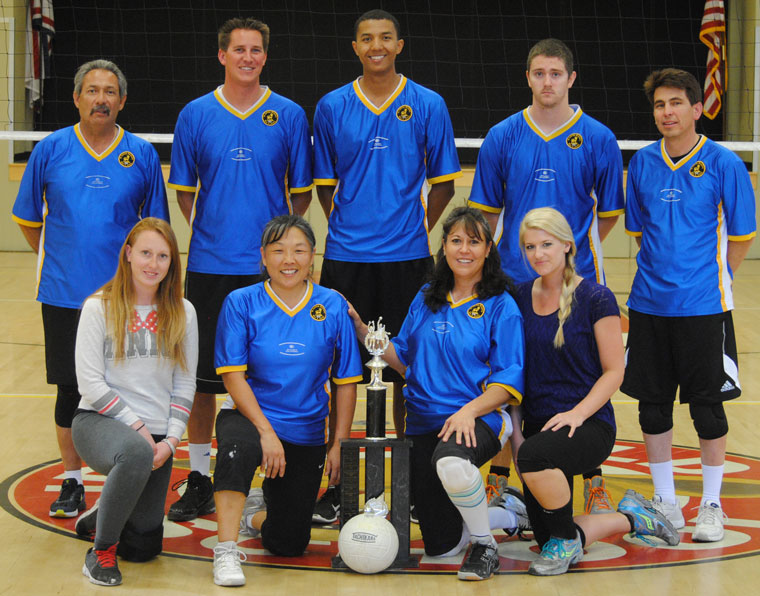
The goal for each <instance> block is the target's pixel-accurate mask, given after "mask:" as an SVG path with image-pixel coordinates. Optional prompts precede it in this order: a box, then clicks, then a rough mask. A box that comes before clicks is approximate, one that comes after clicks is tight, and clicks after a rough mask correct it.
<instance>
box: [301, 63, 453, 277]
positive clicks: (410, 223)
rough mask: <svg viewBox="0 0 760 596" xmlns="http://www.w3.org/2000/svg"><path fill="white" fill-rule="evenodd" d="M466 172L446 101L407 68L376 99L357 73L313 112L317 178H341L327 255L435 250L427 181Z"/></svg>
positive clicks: (406, 255) (342, 257)
mask: <svg viewBox="0 0 760 596" xmlns="http://www.w3.org/2000/svg"><path fill="white" fill-rule="evenodd" d="M461 175H462V172H461V170H460V168H459V160H458V158H457V152H456V145H455V144H454V133H453V129H452V127H451V119H450V118H449V113H448V111H447V109H446V104H445V103H444V101H443V99H442V98H441V96H440V95H438V94H437V93H434V92H433V91H431V90H429V89H426V88H425V87H422V86H420V85H417V84H415V83H413V82H412V81H410V80H409V79H407V78H406V77H404V76H401V78H400V82H399V85H398V88H397V89H396V91H395V92H394V93H393V94H392V95H391V96H390V97H389V98H388V99H387V100H386V102H385V103H384V104H383V105H382V106H380V107H377V106H375V105H374V104H372V103H371V102H370V101H369V100H368V99H367V98H366V97H365V96H364V94H363V93H362V90H361V88H360V87H359V82H358V79H357V80H356V81H354V82H353V83H349V84H348V85H344V86H343V87H341V88H339V89H336V90H335V91H332V92H331V93H328V94H327V95H325V96H324V97H323V98H322V99H321V100H320V101H319V103H318V104H317V109H316V112H315V114H314V183H315V184H317V185H323V186H332V185H335V186H337V188H336V190H335V194H334V196H333V204H332V210H331V211H330V217H329V219H328V232H327V243H326V248H325V258H327V259H334V260H338V261H351V262H359V263H381V262H395V261H408V260H412V259H420V258H424V257H428V256H430V254H431V251H430V245H429V242H428V229H427V193H428V190H429V188H428V184H430V185H432V184H436V183H438V182H445V181H447V180H452V179H454V178H458V177H459V176H461Z"/></svg>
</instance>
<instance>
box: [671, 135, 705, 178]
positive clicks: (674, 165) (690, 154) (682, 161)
mask: <svg viewBox="0 0 760 596" xmlns="http://www.w3.org/2000/svg"><path fill="white" fill-rule="evenodd" d="M706 142H707V137H706V136H705V135H702V138H701V139H700V140H699V142H698V143H697V144H696V145H695V146H694V149H692V150H691V151H689V152H688V153H687V154H686V155H684V156H683V157H682V158H681V159H679V160H678V163H673V160H672V159H670V155H668V152H667V151H665V138H664V137H663V138H662V139H661V140H660V153H661V154H662V159H663V161H664V162H665V165H666V166H668V167H669V168H670V169H671V170H672V171H673V172H675V171H676V170H677V169H678V168H680V167H681V166H682V165H684V164H685V163H686V162H687V161H689V160H690V159H691V158H692V157H694V154H695V153H696V152H697V151H699V150H700V149H701V148H702V145H704V144H705V143H706Z"/></svg>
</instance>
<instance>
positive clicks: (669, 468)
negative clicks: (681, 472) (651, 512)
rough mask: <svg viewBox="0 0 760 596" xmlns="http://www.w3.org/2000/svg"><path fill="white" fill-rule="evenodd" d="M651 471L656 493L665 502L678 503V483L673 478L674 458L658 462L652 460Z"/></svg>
mask: <svg viewBox="0 0 760 596" xmlns="http://www.w3.org/2000/svg"><path fill="white" fill-rule="evenodd" d="M649 472H650V473H651V474H652V483H653V484H654V494H655V495H657V496H658V497H660V498H661V499H662V500H663V502H665V503H677V502H678V499H677V498H676V485H675V481H674V480H673V460H670V461H663V462H660V463H658V464H653V463H651V462H650V463H649Z"/></svg>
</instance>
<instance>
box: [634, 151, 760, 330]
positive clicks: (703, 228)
mask: <svg viewBox="0 0 760 596" xmlns="http://www.w3.org/2000/svg"><path fill="white" fill-rule="evenodd" d="M626 200H627V205H626V213H625V230H626V232H627V233H628V234H630V235H631V236H638V237H640V238H641V249H640V250H639V254H638V256H637V257H636V262H637V264H638V270H637V272H636V276H635V277H634V279H633V287H632V288H631V294H630V296H629V298H628V306H629V307H630V308H632V309H633V310H636V311H639V312H642V313H646V314H651V315H659V316H669V317H681V316H697V315H712V314H718V313H721V312H726V311H728V310H731V309H733V307H734V300H733V292H732V288H731V285H732V277H733V274H732V272H731V269H730V267H729V266H728V260H727V258H726V255H727V249H728V241H729V240H735V241H743V240H749V239H751V238H753V237H754V236H755V234H756V224H755V193H754V191H753V189H752V183H751V182H750V179H749V174H748V173H747V168H746V167H745V166H744V164H743V163H742V161H741V160H740V159H739V157H738V156H736V154H734V153H732V152H731V151H729V150H728V149H726V148H725V147H721V146H720V145H718V144H717V143H715V142H713V141H711V140H709V139H708V138H707V137H704V136H703V137H702V139H701V140H700V141H699V142H698V143H697V145H696V147H694V149H692V150H691V151H690V152H689V153H688V154H687V155H685V156H684V157H683V158H682V159H680V160H679V161H678V163H673V160H671V159H670V156H668V154H667V152H666V151H665V142H664V140H661V141H660V142H659V143H652V144H651V145H648V146H646V147H644V148H643V149H640V150H639V151H637V152H636V154H635V155H634V156H633V157H632V158H631V163H630V164H629V166H628V182H627V192H626Z"/></svg>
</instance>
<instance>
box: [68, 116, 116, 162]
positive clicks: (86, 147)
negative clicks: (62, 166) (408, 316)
mask: <svg viewBox="0 0 760 596" xmlns="http://www.w3.org/2000/svg"><path fill="white" fill-rule="evenodd" d="M116 126H117V127H118V128H119V132H118V133H117V135H116V138H114V140H113V141H112V142H111V144H110V145H109V146H108V147H107V148H106V150H105V151H103V153H100V154H98V153H95V151H94V150H93V148H92V147H90V145H89V144H88V143H87V141H86V140H85V138H84V135H82V132H81V131H80V130H79V122H77V123H76V124H75V125H74V134H76V136H77V139H79V142H80V143H81V144H82V147H84V150H85V151H87V153H89V154H90V155H92V157H94V158H95V160H96V161H103V160H104V159H105V158H106V157H108V156H109V155H110V154H111V152H112V151H113V150H114V149H116V146H117V145H118V144H119V143H120V142H121V139H122V137H123V136H124V129H123V128H122V127H121V126H119V125H118V124H117V125H116Z"/></svg>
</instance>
